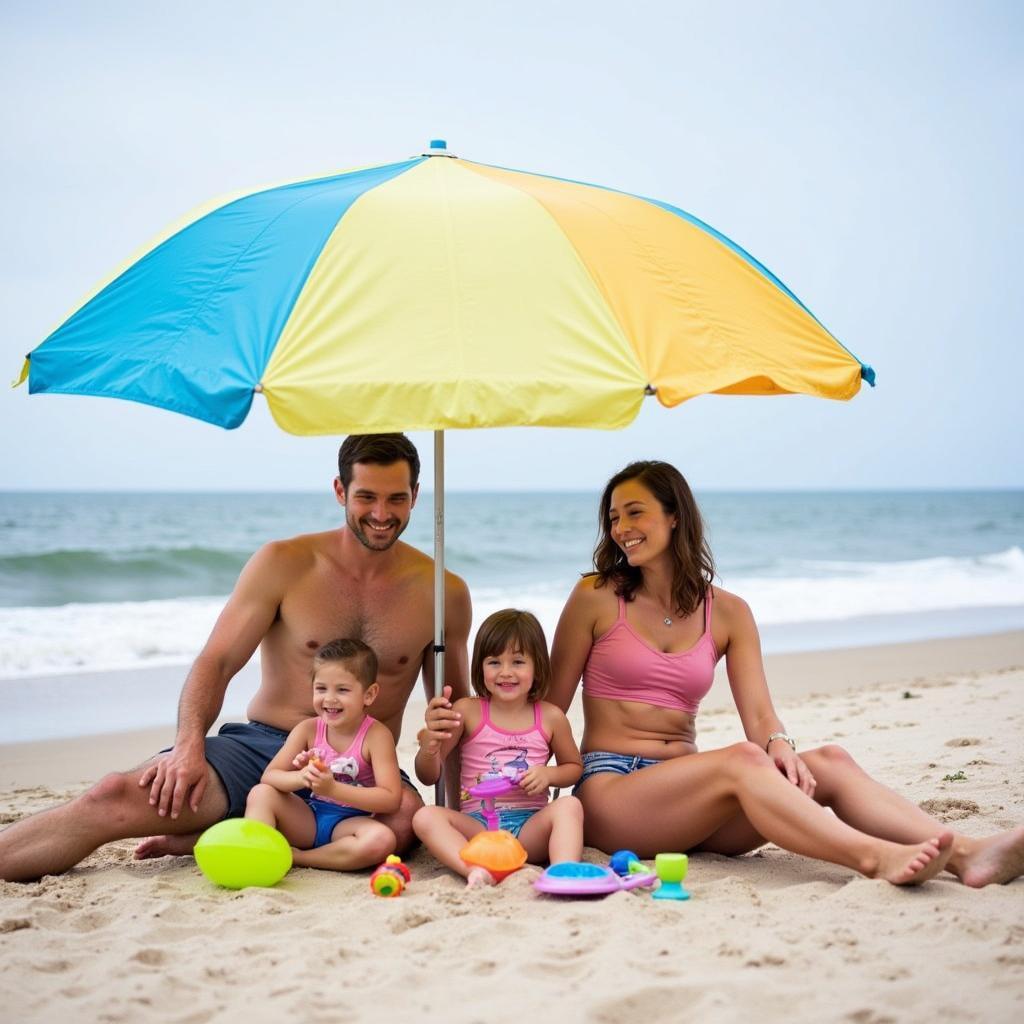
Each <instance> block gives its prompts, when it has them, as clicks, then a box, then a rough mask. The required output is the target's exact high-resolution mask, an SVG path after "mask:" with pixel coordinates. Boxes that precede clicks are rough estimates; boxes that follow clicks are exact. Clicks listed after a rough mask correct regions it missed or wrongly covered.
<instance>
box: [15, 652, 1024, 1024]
mask: <svg viewBox="0 0 1024 1024" xmlns="http://www.w3.org/2000/svg"><path fill="white" fill-rule="evenodd" d="M768 669H769V678H770V679H771V681H772V688H773V692H774V694H775V697H776V703H777V705H778V707H779V709H780V712H781V714H782V717H783V719H784V721H785V722H786V725H787V727H788V729H789V731H790V732H791V733H792V734H793V735H795V736H796V737H798V738H799V740H800V742H801V744H802V745H803V746H814V745H818V744H822V743H830V742H836V743H841V744H843V745H845V746H846V747H847V748H848V749H849V750H850V751H851V752H852V753H854V754H855V756H856V757H857V758H858V759H859V760H860V762H861V763H862V765H863V766H864V767H865V768H867V769H868V770H869V771H871V772H872V773H874V774H876V775H877V776H878V777H879V778H881V779H883V780H885V781H887V782H888V783H890V784H891V785H892V786H894V787H895V788H897V789H899V790H901V791H902V792H904V793H905V794H907V795H908V796H910V797H911V798H912V799H913V800H915V801H917V802H919V803H921V804H922V805H924V806H926V807H927V808H928V809H929V810H930V811H931V812H932V813H934V814H935V815H936V816H937V817H939V818H940V819H942V820H943V821H946V822H950V823H951V824H952V825H953V826H954V827H956V828H958V829H962V830H963V831H965V832H967V833H969V834H971V835H981V834H985V833H988V832H992V831H995V830H999V829H1004V828H1007V827H1010V826H1012V825H1015V824H1020V823H1022V822H1024V743H1022V740H1021V738H1022V736H1024V633H1019V632H1017V633H1005V634H997V635H994V636H986V637H974V638H962V639H954V640H943V641H935V642H928V643H921V644H901V645H890V646H884V647H874V648H856V649H850V650H845V651H829V652H816V653H811V654H800V655H788V656H778V657H774V658H770V659H768ZM136 675H138V674H136ZM421 708H422V704H421V703H419V702H414V703H413V704H411V705H410V710H409V716H410V717H409V721H408V723H407V728H406V735H405V738H404V740H403V744H402V749H401V750H400V755H401V757H402V760H403V762H404V763H406V764H408V763H410V762H411V760H412V755H411V750H412V746H413V737H414V733H415V726H416V722H415V720H416V719H417V718H418V716H419V714H420V713H421ZM575 710H576V711H577V714H576V715H575V717H574V726H575V727H576V728H577V729H578V728H579V725H580V722H579V716H578V709H575ZM701 726H702V730H701V736H700V740H701V743H702V745H703V746H704V747H711V746H718V745H722V744H726V743H729V742H732V741H735V740H737V739H740V738H741V733H740V729H739V724H738V720H737V717H736V715H735V713H734V712H732V711H730V710H729V699H728V689H727V686H726V685H725V683H724V682H723V681H719V683H718V684H717V685H716V688H715V690H714V691H713V693H712V696H711V697H710V698H709V700H708V701H707V706H706V710H705V712H704V713H703V715H702V720H701ZM171 735H172V733H171V730H170V729H167V728H164V729H157V730H147V731H144V732H140V733H130V734H117V735H112V736H101V737H84V738H79V739H75V740H70V741H63V740H62V741H47V742H39V743H29V744H15V745H8V746H5V747H3V748H0V822H3V823H9V822H12V821H15V820H17V819H18V818H20V817H22V816H23V815H26V814H29V813H32V812H34V811H37V810H39V809H42V808H44V807H46V806H48V805H50V804H51V803H53V802H54V801H56V800H60V799H65V798H67V797H70V796H72V795H74V794H75V793H76V792H80V791H81V789H82V788H83V785H84V783H86V782H87V781H88V780H91V779H94V778H97V777H98V776H99V775H101V774H102V773H103V772H105V771H108V770H111V769H114V768H120V767H125V766H127V765H128V764H130V763H132V762H135V761H140V760H142V759H143V758H145V757H146V756H148V755H149V754H151V753H152V752H153V751H154V750H155V749H158V747H159V746H162V745H166V744H167V743H168V742H170V739H171ZM958 773H962V775H963V776H964V777H965V778H964V779H963V781H946V780H945V777H946V776H957V777H958V778H959V775H958ZM133 846H134V843H133V842H131V841H126V842H122V843H116V844H112V845H111V846H108V847H106V848H104V849H102V850H100V851H98V852H97V853H96V854H95V855H93V856H92V857H90V858H88V859H87V860H86V861H85V862H84V863H83V864H82V865H80V866H79V867H78V868H76V869H75V870H73V871H71V872H69V873H68V874H67V875H65V876H62V877H47V878H44V879H43V880H42V881H40V882H37V883H32V884H28V885H18V884H12V883H0V965H2V966H0V1006H2V1008H3V1009H2V1010H0V1018H2V1019H3V1020H9V1021H43V1020H56V1019H68V1020H74V1021H104V1022H115V1021H125V1022H132V1021H150V1020H153V1021H168V1022H179V1024H185V1022H196V1024H199V1022H207V1021H214V1022H233V1021H238V1020H245V1021H248V1022H252V1024H258V1022H264V1021H266V1022H268V1024H269V1022H275V1024H277V1022H280V1021H283V1020H296V1019H301V1020H304V1021H310V1022H314V1021H346V1022H353V1024H354V1022H358V1021H382V1022H384V1021H387V1022H391V1021H395V1022H403V1021H430V1020H445V1021H450V1022H467V1024H469V1022H480V1024H503V1022H512V1021H516V1022H521V1021H524V1020H528V1021H559V1022H564V1024H574V1022H588V1024H590V1022H593V1024H602V1022H609V1024H611V1022H618V1021H640V1022H660V1021H665V1022H668V1021H680V1020H697V1019H705V1020H712V1021H716V1022H718V1021H724V1022H728V1021H752V1020H753V1021H759V1022H774V1021H780V1022H782V1021H785V1022H793V1021H844V1022H851V1024H883V1022H902V1021H935V1020H956V1021H978V1022H998V1021H1007V1022H1008V1021H1017V1020H1021V1019H1024V881H1022V880H1018V881H1017V882H1016V883H1013V884H1011V885H1009V886H990V887H989V888H987V889H984V890H981V891H974V890H969V889H967V888H965V887H964V886H962V885H960V884H959V883H958V882H957V881H956V880H955V879H954V878H953V877H952V876H950V875H945V876H942V877H941V878H940V879H937V880H935V881H932V882H930V883H928V884H927V885H925V886H923V887H921V888H917V889H910V890H908V889H897V888H894V887H893V886H890V885H888V884H887V883H885V882H880V881H868V880H866V879H863V878H860V877H859V876H856V875H855V874H854V873H852V872H851V871H849V870H846V869H842V868H836V867H832V866H829V865H824V864H819V863H814V862H810V861H807V860H804V859H802V858H800V857H797V856H794V855H791V854H787V853H784V852H782V851H780V850H778V849H777V848H774V847H767V848H765V849H764V850H762V851H760V852H758V853H756V854H753V855H750V856H746V857H742V858H738V859H726V858H722V857H716V856H709V855H697V856H694V857H693V858H691V865H690V877H689V879H688V882H687V884H688V887H689V888H690V890H691V891H692V893H693V899H692V900H690V901H689V902H688V903H671V902H662V901H654V900H652V899H651V898H650V896H649V895H648V894H647V893H646V892H644V891H636V892H632V893H619V894H616V895H613V896H610V897H607V898H605V899H602V900H596V901H583V900H559V899H556V898H553V897H542V896H539V895H538V894H536V893H535V891H534V890H533V888H532V886H531V881H532V880H533V879H534V878H535V877H536V875H537V869H535V868H527V869H524V870H523V871H521V872H519V873H518V874H516V875H513V876H512V877H510V878H509V879H507V880H506V881H505V882H503V883H502V884H501V885H500V886H498V887H497V888H495V889H493V890H486V891H473V892H469V891H467V890H466V889H465V888H464V886H463V884H462V882H461V880H460V879H456V878H454V877H453V876H451V875H450V874H449V873H447V872H446V871H444V870H442V869H441V868H439V867H438V866H437V865H436V863H434V862H433V860H432V859H431V858H430V857H429V856H428V855H427V854H425V853H423V852H422V851H421V852H419V853H417V854H416V855H415V856H414V857H412V858H411V861H410V867H411V870H412V874H413V879H412V883H411V885H410V886H409V887H408V888H407V889H406V891H405V892H404V893H403V895H402V896H400V897H399V898H397V899H390V900H387V899H379V898H376V897H374V896H373V895H372V894H371V893H370V891H369V887H368V885H367V874H365V873H363V874H358V875H338V874H332V873H327V872H318V871H313V870H295V871H293V872H292V873H291V874H289V875H288V876H287V877H286V878H285V880H284V881H283V882H281V883H280V884H279V885H278V886H277V887H276V888H273V889H249V890H244V891H242V892H230V891H227V890H222V889H218V888H216V887H214V886H213V885H212V884H210V883H209V882H208V881H207V880H206V879H205V878H204V877H203V876H202V875H201V874H200V873H199V870H198V869H197V867H196V865H195V862H194V861H193V860H192V859H191V858H174V859H165V860H161V861H150V862H135V861H133V859H132V849H133ZM587 859H589V860H594V861H597V862H603V861H604V860H605V858H604V856H603V855H602V854H600V853H598V852H597V851H594V850H588V851H587Z"/></svg>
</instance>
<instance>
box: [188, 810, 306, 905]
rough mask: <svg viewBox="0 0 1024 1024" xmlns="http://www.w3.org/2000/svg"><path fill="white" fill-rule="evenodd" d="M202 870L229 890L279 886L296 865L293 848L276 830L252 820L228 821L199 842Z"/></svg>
mask: <svg viewBox="0 0 1024 1024" xmlns="http://www.w3.org/2000/svg"><path fill="white" fill-rule="evenodd" d="M194 852H195V857H196V863H197V864H198V865H199V870H200V871H202V873H203V874H204V875H206V877H207V878H208V879H209V880H210V881H211V882H214V883H215V884H216V885H222V886H224V888H225V889H245V888H246V887H247V886H250V885H260V886H270V885H277V883H278V882H280V881H281V879H282V878H284V876H285V875H286V874H288V870H289V868H291V866H292V848H291V847H290V846H289V845H288V840H287V839H285V837H284V836H283V835H281V833H280V832H278V831H277V829H276V828H271V827H270V826H269V825H265V824H264V823H263V822H262V821H252V820H250V819H249V818H228V819H227V821H220V822H218V823H217V824H216V825H213V826H212V827H210V828H208V829H207V830H206V831H205V832H204V833H203V834H202V835H201V836H200V837H199V840H198V841H197V842H196V846H195V851H194Z"/></svg>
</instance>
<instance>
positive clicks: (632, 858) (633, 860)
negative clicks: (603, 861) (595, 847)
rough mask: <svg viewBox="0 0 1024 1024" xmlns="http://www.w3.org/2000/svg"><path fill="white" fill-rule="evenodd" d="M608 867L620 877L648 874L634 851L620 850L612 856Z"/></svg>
mask: <svg viewBox="0 0 1024 1024" xmlns="http://www.w3.org/2000/svg"><path fill="white" fill-rule="evenodd" d="M608 867H610V868H611V869H612V871H614V872H615V874H617V875H619V876H620V877H623V878H624V877H625V876H626V875H642V874H645V873H647V868H645V867H644V866H643V864H641V863H640V858H639V857H638V856H637V855H636V854H635V853H634V852H633V851H632V850H618V851H616V852H615V853H613V854H612V859H611V860H610V861H608Z"/></svg>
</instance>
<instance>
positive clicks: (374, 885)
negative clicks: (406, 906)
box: [370, 854, 412, 897]
mask: <svg viewBox="0 0 1024 1024" xmlns="http://www.w3.org/2000/svg"><path fill="white" fill-rule="evenodd" d="M411 880H412V875H411V874H410V873H409V869H408V868H407V867H406V866H405V865H404V864H403V863H402V858H401V857H396V856H395V855H394V854H391V855H390V856H389V857H388V859H387V860H386V861H384V863H383V864H381V866H380V867H379V868H377V870H376V871H374V873H373V874H372V875H370V892H372V893H373V894H374V895H375V896H385V897H391V896H401V895H402V891H403V890H404V889H405V887H406V886H407V885H408V884H409V882H410V881H411Z"/></svg>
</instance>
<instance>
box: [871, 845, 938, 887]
mask: <svg viewBox="0 0 1024 1024" xmlns="http://www.w3.org/2000/svg"><path fill="white" fill-rule="evenodd" d="M952 852H953V833H952V832H943V833H942V834H941V835H940V836H938V837H937V838H935V839H928V840H926V841H925V842H923V843H916V844H911V845H909V846H903V845H900V844H898V843H886V849H885V851H884V852H883V853H882V855H881V857H880V859H879V862H878V868H877V870H876V871H874V872H873V873H872V876H871V877H873V878H884V879H885V880H886V881H887V882H892V884H893V885H920V884H921V883H922V882H927V881H928V879H929V878H932V877H933V876H935V875H937V874H938V873H939V872H940V871H941V870H942V869H943V868H944V867H945V866H946V861H947V860H949V858H950V855H951V854H952Z"/></svg>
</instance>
